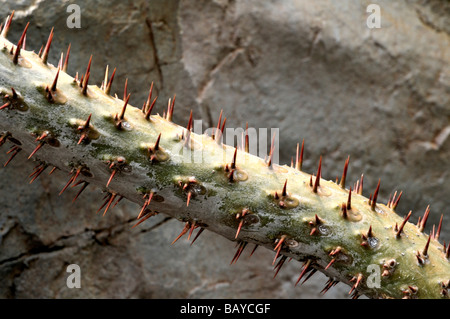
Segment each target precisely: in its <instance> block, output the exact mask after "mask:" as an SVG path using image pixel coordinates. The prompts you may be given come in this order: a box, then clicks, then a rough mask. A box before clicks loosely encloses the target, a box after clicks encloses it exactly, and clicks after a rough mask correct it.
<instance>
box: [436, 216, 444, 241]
mask: <svg viewBox="0 0 450 319" xmlns="http://www.w3.org/2000/svg"><path fill="white" fill-rule="evenodd" d="M443 219H444V214H441V220H440V221H439V226H438V229H437V231H436V236H435V239H436V240H439V235H440V234H441V227H442V220H443Z"/></svg>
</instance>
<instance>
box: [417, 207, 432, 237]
mask: <svg viewBox="0 0 450 319" xmlns="http://www.w3.org/2000/svg"><path fill="white" fill-rule="evenodd" d="M429 215H430V205H428V206H427V208H426V210H425V213H424V214H423V218H422V222H421V223H420V228H419V230H420V231H421V232H423V231H424V230H425V225H426V224H427V221H428V216H429Z"/></svg>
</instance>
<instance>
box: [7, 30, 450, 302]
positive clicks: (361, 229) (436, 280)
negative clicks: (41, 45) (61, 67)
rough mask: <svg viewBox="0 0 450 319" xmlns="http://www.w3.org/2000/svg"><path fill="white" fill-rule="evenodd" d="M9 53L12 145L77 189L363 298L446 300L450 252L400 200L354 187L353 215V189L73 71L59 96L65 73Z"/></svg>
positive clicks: (32, 55) (24, 55) (12, 49)
mask: <svg viewBox="0 0 450 319" xmlns="http://www.w3.org/2000/svg"><path fill="white" fill-rule="evenodd" d="M0 47H1V48H3V49H2V50H1V52H0V94H1V95H0V104H1V105H4V107H3V108H2V109H1V110H0V129H1V130H2V131H3V132H2V136H3V138H2V140H3V141H6V140H8V141H9V142H8V143H12V145H14V144H15V147H16V150H17V149H20V150H23V152H22V153H25V154H27V156H30V155H31V159H32V160H36V161H41V162H42V163H43V165H52V166H55V167H57V168H59V169H61V170H64V171H68V172H72V174H73V175H72V176H73V177H74V178H73V180H72V181H70V182H69V184H71V185H74V184H75V183H77V182H81V181H85V182H88V183H92V184H96V185H98V186H100V187H102V188H104V189H106V190H107V191H108V192H109V193H110V194H112V195H114V196H115V197H113V198H117V197H119V196H123V197H125V198H127V199H129V200H131V201H133V202H136V203H139V204H140V205H144V209H143V212H142V214H141V216H140V217H141V218H145V217H146V216H150V215H151V214H153V213H155V212H161V213H165V214H168V215H170V216H173V217H175V218H177V219H179V220H180V221H183V222H184V223H185V227H186V230H187V231H188V230H189V229H195V228H198V229H208V230H210V231H213V232H216V233H218V234H220V235H222V236H224V237H226V238H228V239H230V240H237V241H241V242H245V243H253V244H256V245H260V246H264V247H266V248H268V249H271V250H274V254H275V257H277V256H280V257H281V256H287V257H292V258H294V259H297V260H299V261H305V263H306V265H308V267H309V268H307V269H306V271H305V273H306V274H308V273H311V272H310V271H314V270H313V269H317V270H319V271H322V272H323V273H325V274H326V275H328V276H329V277H330V278H331V280H335V281H341V282H344V283H346V284H349V285H350V286H353V287H354V291H355V292H356V293H357V294H365V295H367V296H369V297H374V298H379V297H385V298H403V297H411V298H415V297H418V298H442V297H447V289H448V284H449V279H450V262H449V260H448V248H447V250H446V249H445V248H444V247H443V246H442V245H441V244H440V243H439V242H438V240H437V239H436V238H435V237H433V238H432V239H431V240H430V241H429V243H428V240H429V236H428V235H426V234H424V233H423V232H421V231H420V230H419V228H418V227H416V226H415V225H413V224H411V223H409V222H408V221H407V222H404V218H402V217H400V216H398V215H397V214H396V213H395V212H394V209H393V206H394V205H393V203H389V204H388V205H383V204H380V203H377V202H376V200H369V199H367V198H365V197H364V196H362V195H361V194H359V192H355V191H353V192H352V193H351V199H350V203H351V204H350V207H348V204H349V190H348V189H346V188H345V185H343V184H345V183H341V184H337V183H334V182H331V181H326V180H324V179H319V180H317V181H316V178H315V176H311V175H310V174H307V173H304V172H302V171H300V170H297V169H295V168H292V167H288V166H279V165H276V164H270V165H268V163H267V162H266V161H264V160H263V159H261V158H258V157H256V156H253V155H251V154H249V153H247V152H245V151H244V150H238V151H237V153H236V159H234V156H235V148H233V147H231V146H226V145H223V144H222V143H221V142H220V141H218V139H217V138H216V139H213V138H212V137H210V136H207V135H197V134H194V133H193V132H191V131H190V130H187V129H186V128H184V127H181V126H178V125H176V124H174V123H172V122H171V121H170V117H171V115H170V114H167V115H166V116H165V117H161V116H159V115H151V116H150V117H146V114H145V113H144V112H143V111H142V110H140V109H137V108H135V107H133V106H131V105H126V103H125V102H124V101H122V100H120V99H116V98H113V97H111V96H109V95H108V94H105V92H104V91H103V90H101V89H99V88H98V87H96V86H90V85H89V86H88V85H86V83H84V84H85V85H84V89H83V88H82V87H80V86H83V82H81V81H80V80H74V79H73V78H72V77H71V76H69V75H68V74H66V73H65V72H64V71H60V72H59V75H58V81H57V83H56V90H54V83H55V81H54V80H55V76H56V74H57V68H55V67H53V66H52V65H49V64H47V63H44V62H43V61H42V59H41V58H39V57H38V56H37V55H36V54H35V53H32V52H28V51H25V50H21V51H20V54H19V55H18V60H17V64H16V63H14V62H15V61H14V54H13V53H14V52H16V46H15V45H13V44H12V43H10V42H9V41H8V40H6V39H5V38H3V37H0ZM11 52H13V53H11ZM85 81H86V80H85ZM105 86H106V85H105ZM12 88H13V89H14V91H13V89H12ZM5 105H6V106H5ZM124 105H126V109H125V110H124ZM168 113H170V110H168ZM88 118H89V121H88V123H87V124H86V122H87V119H88ZM157 141H158V142H157ZM155 144H156V145H155ZM77 172H78V173H77ZM319 176H320V173H319ZM148 198H151V199H152V200H151V202H150V203H149V204H148V202H147V201H148ZM147 204H148V205H147ZM402 225H404V227H402ZM446 254H447V256H446ZM281 258H284V257H281ZM274 262H276V260H274ZM305 277H306V275H305ZM330 283H332V282H330ZM356 283H357V284H356ZM378 283H379V285H378ZM355 284H356V285H355ZM374 285H375V286H374Z"/></svg>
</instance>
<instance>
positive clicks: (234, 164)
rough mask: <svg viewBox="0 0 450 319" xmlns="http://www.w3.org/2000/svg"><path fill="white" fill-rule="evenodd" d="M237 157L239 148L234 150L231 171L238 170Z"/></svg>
mask: <svg viewBox="0 0 450 319" xmlns="http://www.w3.org/2000/svg"><path fill="white" fill-rule="evenodd" d="M236 156H237V147H235V148H234V155H233V160H232V161H231V165H230V168H231V169H235V168H236Z"/></svg>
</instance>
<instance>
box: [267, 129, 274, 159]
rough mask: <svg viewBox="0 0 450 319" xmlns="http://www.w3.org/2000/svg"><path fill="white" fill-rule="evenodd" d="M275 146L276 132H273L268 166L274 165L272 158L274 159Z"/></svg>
mask: <svg viewBox="0 0 450 319" xmlns="http://www.w3.org/2000/svg"><path fill="white" fill-rule="evenodd" d="M274 148H275V133H273V137H272V142H271V143H270V154H269V161H268V162H267V166H268V167H270V166H271V165H272V159H273V150H274Z"/></svg>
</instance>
